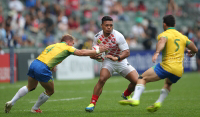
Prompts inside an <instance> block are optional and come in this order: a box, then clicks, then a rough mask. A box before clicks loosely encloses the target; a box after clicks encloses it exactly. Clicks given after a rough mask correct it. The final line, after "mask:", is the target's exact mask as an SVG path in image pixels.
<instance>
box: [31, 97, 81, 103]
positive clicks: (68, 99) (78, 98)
mask: <svg viewBox="0 0 200 117" xmlns="http://www.w3.org/2000/svg"><path fill="white" fill-rule="evenodd" d="M83 98H84V97H77V98H67V99H58V100H48V101H47V102H55V101H70V100H80V99H83ZM35 102H36V101H31V102H30V103H35Z"/></svg>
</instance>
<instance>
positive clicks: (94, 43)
mask: <svg viewBox="0 0 200 117" xmlns="http://www.w3.org/2000/svg"><path fill="white" fill-rule="evenodd" d="M98 36H99V33H97V34H96V35H95V36H94V40H93V43H92V46H95V45H97V39H98Z"/></svg>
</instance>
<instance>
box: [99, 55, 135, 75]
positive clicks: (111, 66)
mask: <svg viewBox="0 0 200 117" xmlns="http://www.w3.org/2000/svg"><path fill="white" fill-rule="evenodd" d="M101 68H106V69H108V71H109V72H110V76H112V74H113V72H117V73H118V74H120V75H122V76H123V77H126V76H127V75H128V74H129V73H130V72H131V71H133V70H135V68H134V67H133V66H131V65H130V64H129V63H128V61H127V59H124V60H122V61H121V62H118V61H112V60H110V59H105V60H104V61H103V63H102V67H101Z"/></svg>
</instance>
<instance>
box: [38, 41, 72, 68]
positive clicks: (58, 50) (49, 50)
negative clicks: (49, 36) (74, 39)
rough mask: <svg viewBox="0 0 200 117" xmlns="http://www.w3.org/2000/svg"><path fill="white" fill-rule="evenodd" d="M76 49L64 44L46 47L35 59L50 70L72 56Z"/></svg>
mask: <svg viewBox="0 0 200 117" xmlns="http://www.w3.org/2000/svg"><path fill="white" fill-rule="evenodd" d="M75 50H76V48H74V47H73V46H68V45H67V44H66V43H65V42H61V43H56V44H52V45H49V46H47V47H46V48H45V49H44V51H43V52H42V53H41V54H40V55H39V56H38V57H37V58H36V59H38V60H40V61H41V62H43V63H44V64H46V65H47V66H48V67H49V68H50V69H52V68H53V67H54V66H56V65H57V64H59V63H61V62H62V61H63V60H64V59H65V58H66V57H68V56H69V55H71V54H74V52H75Z"/></svg>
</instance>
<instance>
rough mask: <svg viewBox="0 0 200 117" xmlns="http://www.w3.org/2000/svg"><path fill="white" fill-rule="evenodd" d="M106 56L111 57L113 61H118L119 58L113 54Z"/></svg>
mask: <svg viewBox="0 0 200 117" xmlns="http://www.w3.org/2000/svg"><path fill="white" fill-rule="evenodd" d="M105 58H108V59H110V60H112V61H118V58H117V57H114V56H112V55H106V56H105Z"/></svg>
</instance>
